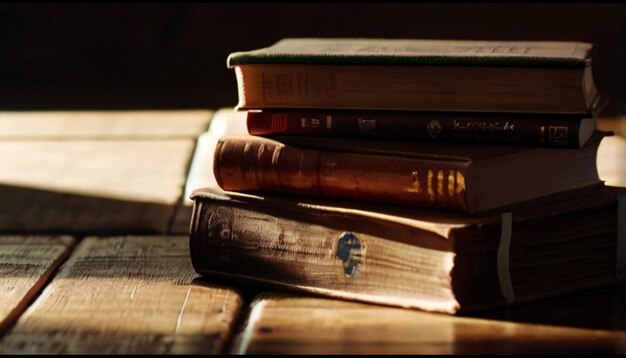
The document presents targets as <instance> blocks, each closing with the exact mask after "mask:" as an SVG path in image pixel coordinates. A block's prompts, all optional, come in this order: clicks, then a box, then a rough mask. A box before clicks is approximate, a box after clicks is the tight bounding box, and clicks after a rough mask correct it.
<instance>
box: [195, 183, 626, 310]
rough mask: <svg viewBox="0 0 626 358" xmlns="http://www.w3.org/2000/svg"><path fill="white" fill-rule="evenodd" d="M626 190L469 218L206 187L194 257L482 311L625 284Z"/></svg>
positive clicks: (338, 288) (335, 291) (238, 276)
mask: <svg viewBox="0 0 626 358" xmlns="http://www.w3.org/2000/svg"><path fill="white" fill-rule="evenodd" d="M623 194H624V193H623V192H622V193H621V197H620V199H619V200H620V203H621V205H618V195H620V194H618V189H617V188H610V187H605V186H602V185H598V186H590V187H586V188H581V189H577V190H574V191H567V192H562V193H558V194H555V195H552V196H547V197H543V198H541V199H537V200H534V201H528V202H525V203H521V204H518V205H515V206H511V207H508V208H503V209H502V210H497V211H492V212H490V213H486V214H484V215H478V216H469V215H459V214H454V213H445V212H436V211H432V210H409V209H406V208H399V207H397V206H384V205H371V204H359V203H354V202H345V201H324V200H314V199H307V198H301V197H293V196H272V195H266V196H255V195H246V194H240V193H231V192H227V193H225V192H221V191H219V190H214V189H200V190H197V191H195V192H194V194H193V200H194V210H193V216H192V221H191V234H190V252H191V258H192V263H193V266H194V268H195V270H196V271H197V272H198V273H200V274H203V275H207V276H216V277H226V278H228V279H234V280H239V281H242V282H248V283H250V282H254V283H257V284H261V285H265V286H270V287H277V288H282V289H288V290H295V291H304V292H309V293H314V294H318V295H323V296H327V297H335V298H342V299H349V300H358V301H365V302H374V303H381V304H388V305H394V306H402V307H411V308H418V309H423V310H428V311H437V312H445V313H456V312H459V311H466V312H467V311H475V310H481V309H485V308H492V307H497V306H504V305H507V304H514V303H521V302H528V301H532V300H537V299H540V298H543V297H549V296H554V295H559V294H564V293H569V292H574V291H577V290H582V289H586V288H591V287H596V286H601V285H608V284H611V283H614V282H615V281H616V280H618V279H623V278H624V273H625V272H626V270H624V262H625V261H626V260H625V256H626V255H624V250H625V249H626V248H625V246H624V244H623V243H622V244H620V243H619V242H618V237H619V235H618V230H619V229H618V215H620V214H618V206H619V207H621V210H622V211H624V209H625V208H624V205H625V204H626V202H625V199H626V197H624V195H623ZM621 215H622V217H623V213H622V214H621ZM622 229H623V228H622ZM620 252H621V253H620Z"/></svg>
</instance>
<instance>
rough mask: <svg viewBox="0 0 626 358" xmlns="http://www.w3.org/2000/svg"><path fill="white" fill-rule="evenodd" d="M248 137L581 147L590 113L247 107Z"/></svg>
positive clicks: (591, 123) (592, 127) (589, 124)
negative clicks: (269, 109)
mask: <svg viewBox="0 0 626 358" xmlns="http://www.w3.org/2000/svg"><path fill="white" fill-rule="evenodd" d="M247 125H248V131H249V133H250V134H252V135H260V136H263V135H274V134H287V135H297V136H300V135H302V136H322V137H367V138H381V139H407V140H409V139H410V140H417V141H432V142H452V143H475V144H507V145H523V146H538V147H552V148H581V147H582V146H583V145H584V144H585V143H586V142H587V141H588V140H589V138H590V137H591V135H592V134H593V132H594V130H595V129H596V121H595V118H593V117H592V116H582V115H567V114H563V115H559V114H548V115H546V114H522V113H477V112H476V113H473V112H464V113H461V112H418V111H369V110H336V109H329V110H282V111H281V110H271V111H249V112H248V118H247Z"/></svg>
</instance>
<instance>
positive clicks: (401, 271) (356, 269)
mask: <svg viewBox="0 0 626 358" xmlns="http://www.w3.org/2000/svg"><path fill="white" fill-rule="evenodd" d="M294 213H295V214H296V215H294ZM326 216H327V215H320V214H312V213H309V214H306V213H303V212H298V210H292V211H289V212H285V211H284V210H283V211H281V210H280V209H279V208H277V209H274V210H271V209H260V208H259V207H255V208H253V209H247V208H245V207H238V206H236V205H231V204H228V203H223V202H219V201H218V202H215V201H211V200H206V199H195V200H194V209H193V214H192V219H191V226H190V241H189V245H190V254H191V261H192V264H193V267H194V269H195V271H196V272H198V273H200V274H202V275H207V276H218V277H219V276H221V275H222V276H224V277H226V278H228V279H230V280H233V279H235V280H237V279H239V280H241V281H244V282H254V283H257V284H262V285H263V284H264V285H266V286H271V287H280V288H282V289H291V290H296V291H304V292H310V293H316V294H321V295H325V296H330V297H338V298H346V299H351V300H359V301H365V302H374V303H383V304H390V305H395V306H403V307H414V308H419V309H425V310H429V311H440V312H447V313H454V312H455V311H456V310H457V309H458V308H459V304H458V302H457V301H456V300H455V298H454V295H453V293H452V287H451V282H450V270H451V264H450V263H451V262H452V261H453V259H454V254H453V253H452V252H449V251H445V250H433V249H425V248H421V247H418V246H417V245H409V244H403V243H397V242H394V241H391V240H387V239H385V238H384V237H381V236H379V235H376V234H372V233H370V232H369V229H368V226H371V223H370V222H369V221H368V220H363V221H362V222H360V223H359V224H358V227H359V230H362V231H365V232H361V231H358V232H353V231H346V230H343V229H342V228H330V227H327V226H325V225H323V224H320V220H322V221H323V220H324V218H325V217H326ZM344 227H353V226H352V225H350V224H344ZM409 231H410V230H407V229H404V230H403V229H402V228H399V229H398V230H397V231H396V230H392V231H391V232H390V233H392V236H393V237H394V238H396V237H398V236H402V235H407V232H409ZM412 233H413V235H415V230H414V229H413V231H412ZM441 240H442V241H447V240H444V239H443V238H442V239H441Z"/></svg>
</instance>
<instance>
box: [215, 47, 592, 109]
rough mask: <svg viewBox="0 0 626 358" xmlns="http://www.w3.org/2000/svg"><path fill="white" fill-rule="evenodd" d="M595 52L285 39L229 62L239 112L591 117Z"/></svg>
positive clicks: (234, 55)
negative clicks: (373, 111) (420, 112)
mask: <svg viewBox="0 0 626 358" xmlns="http://www.w3.org/2000/svg"><path fill="white" fill-rule="evenodd" d="M595 50H596V46H595V45H594V44H591V43H584V42H566V41H552V42H549V41H469V40H465V41H460V40H418V39H358V38H357V39H349V38H344V39H331V38H328V39H319V38H295V39H284V40H281V41H279V42H277V43H276V44H274V45H272V46H269V47H267V48H262V49H258V50H252V51H242V52H235V53H232V54H230V56H229V57H228V61H227V63H228V66H229V67H230V68H234V70H235V74H236V77H237V82H238V92H239V103H238V107H239V108H241V109H261V108H262V109H266V108H324V109H327V108H340V109H387V110H428V111H479V112H533V113H538V112H541V113H591V112H592V111H593V109H594V107H595V106H596V105H597V103H598V100H599V99H600V98H601V96H600V91H598V89H597V88H596V86H595V83H594V80H593V71H592V65H591V59H592V57H593V54H594V52H595Z"/></svg>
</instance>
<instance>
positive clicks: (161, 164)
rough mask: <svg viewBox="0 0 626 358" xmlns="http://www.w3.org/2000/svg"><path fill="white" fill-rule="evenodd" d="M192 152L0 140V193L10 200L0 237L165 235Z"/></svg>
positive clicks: (160, 146)
mask: <svg viewBox="0 0 626 358" xmlns="http://www.w3.org/2000/svg"><path fill="white" fill-rule="evenodd" d="M193 146H194V141H193V140H191V139H175V140H71V141H53V140H48V141H43V140H42V141H0V163H2V165H0V190H2V193H3V194H4V195H7V196H8V198H10V200H1V201H0V212H3V213H7V214H6V215H3V216H2V217H0V230H3V231H5V232H6V231H11V232H24V233H30V232H43V233H48V232H58V231H59V230H61V231H62V229H65V232H64V233H68V234H69V233H77V232H79V233H86V234H104V233H110V232H111V231H113V232H118V233H120V232H123V233H136V232H138V231H139V232H145V231H151V232H153V233H154V232H155V231H154V230H155V228H157V230H158V232H165V229H166V228H167V225H168V223H169V220H171V216H172V215H173V212H174V206H175V205H176V203H177V202H178V201H179V200H180V198H181V195H182V190H183V186H184V183H185V177H186V175H187V166H188V162H189V160H190V159H191V154H192V151H193ZM4 195H3V198H5V197H7V196H4ZM164 206H165V207H164ZM129 216H130V217H132V219H133V220H128V218H129ZM119 222H122V223H123V225H121V226H120V225H119ZM133 223H134V224H133ZM159 228H160V229H159ZM124 231H125V232H124Z"/></svg>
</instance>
